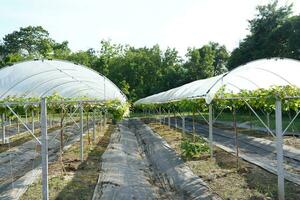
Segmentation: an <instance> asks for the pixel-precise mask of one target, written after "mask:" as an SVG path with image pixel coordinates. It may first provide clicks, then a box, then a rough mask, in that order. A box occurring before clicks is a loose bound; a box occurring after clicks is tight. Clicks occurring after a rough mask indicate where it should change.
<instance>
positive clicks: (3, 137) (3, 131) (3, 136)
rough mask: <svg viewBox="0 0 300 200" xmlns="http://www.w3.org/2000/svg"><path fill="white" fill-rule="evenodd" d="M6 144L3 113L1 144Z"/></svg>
mask: <svg viewBox="0 0 300 200" xmlns="http://www.w3.org/2000/svg"><path fill="white" fill-rule="evenodd" d="M5 143H6V138H5V113H2V144H5Z"/></svg>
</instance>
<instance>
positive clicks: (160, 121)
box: [158, 107, 162, 124]
mask: <svg viewBox="0 0 300 200" xmlns="http://www.w3.org/2000/svg"><path fill="white" fill-rule="evenodd" d="M158 112H159V114H158V116H159V123H160V124H161V123H162V118H161V107H159V110H158Z"/></svg>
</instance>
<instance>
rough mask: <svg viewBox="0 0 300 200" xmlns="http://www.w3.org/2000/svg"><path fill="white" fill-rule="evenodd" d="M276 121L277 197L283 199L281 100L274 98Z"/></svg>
mask: <svg viewBox="0 0 300 200" xmlns="http://www.w3.org/2000/svg"><path fill="white" fill-rule="evenodd" d="M275 108H276V111H275V120H276V121H275V123H276V151H277V175H278V199H279V200H284V168H283V150H282V146H283V138H282V109H281V100H280V99H276V103H275Z"/></svg>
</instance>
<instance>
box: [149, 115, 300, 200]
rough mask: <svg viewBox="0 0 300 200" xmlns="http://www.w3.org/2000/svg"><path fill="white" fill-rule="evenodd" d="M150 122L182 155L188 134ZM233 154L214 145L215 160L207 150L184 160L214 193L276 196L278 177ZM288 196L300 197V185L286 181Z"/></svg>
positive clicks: (225, 196)
mask: <svg viewBox="0 0 300 200" xmlns="http://www.w3.org/2000/svg"><path fill="white" fill-rule="evenodd" d="M145 122H148V125H149V126H150V127H151V128H152V130H154V131H155V132H156V133H158V134H160V135H161V136H162V137H163V138H164V139H165V140H166V141H167V142H168V144H170V146H171V147H172V148H173V149H175V151H176V153H177V154H178V155H181V149H180V143H181V139H182V138H185V137H192V136H191V135H183V134H182V133H181V132H180V130H179V129H177V130H176V129H170V128H169V127H168V126H166V125H161V124H159V123H155V122H149V121H147V120H145ZM238 162H239V168H237V159H236V157H235V156H234V155H232V154H230V153H227V152H225V151H223V150H221V149H219V148H217V147H214V159H213V160H211V159H210V156H209V155H208V154H207V153H204V154H202V155H201V156H200V157H199V158H196V159H192V160H185V163H186V164H187V165H188V166H189V167H190V168H191V169H192V171H193V173H195V174H197V175H198V176H199V177H201V178H202V179H203V180H204V181H206V182H207V183H208V184H209V186H210V187H211V188H212V189H213V191H214V192H216V193H217V194H219V195H220V196H221V197H222V198H223V199H245V200H246V199H276V198H277V176H275V175H273V174H271V173H269V172H267V171H265V170H263V169H262V168H260V167H258V166H256V165H253V164H250V163H248V162H246V161H243V160H238ZM285 191H286V199H295V200H296V199H299V198H300V195H299V194H300V188H299V186H298V185H296V184H293V183H291V182H288V181H285Z"/></svg>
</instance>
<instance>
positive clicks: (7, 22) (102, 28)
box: [0, 0, 300, 55]
mask: <svg viewBox="0 0 300 200" xmlns="http://www.w3.org/2000/svg"><path fill="white" fill-rule="evenodd" d="M279 1H280V4H285V3H286V2H288V3H294V12H295V14H299V13H300V0H279ZM267 2H269V1H268V0H0V38H3V37H4V36H5V35H6V34H8V33H11V32H12V31H14V30H18V29H19V28H20V27H25V26H28V25H41V26H43V27H44V28H45V29H46V30H48V31H49V33H50V36H51V37H52V38H53V39H55V40H56V41H59V42H61V41H63V40H68V41H69V46H70V48H71V49H72V50H74V51H76V50H86V49H88V48H95V49H99V46H100V41H101V39H111V40H112V41H113V42H116V43H122V44H125V43H127V44H130V45H133V46H136V47H142V46H148V47H150V46H152V45H154V44H159V45H160V46H161V47H162V48H166V47H167V46H169V47H175V48H176V49H177V50H179V52H180V54H181V55H184V54H185V52H186V49H187V48H188V47H194V46H195V47H200V46H202V45H203V44H206V43H208V42H209V41H215V42H219V43H220V44H224V45H226V47H227V48H228V49H229V50H232V49H233V48H235V47H237V46H238V44H239V41H240V40H241V39H243V38H244V37H245V36H246V35H247V33H248V30H247V27H248V22H247V20H248V19H251V18H253V16H254V14H255V7H256V6H257V5H258V4H266V3H267Z"/></svg>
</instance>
